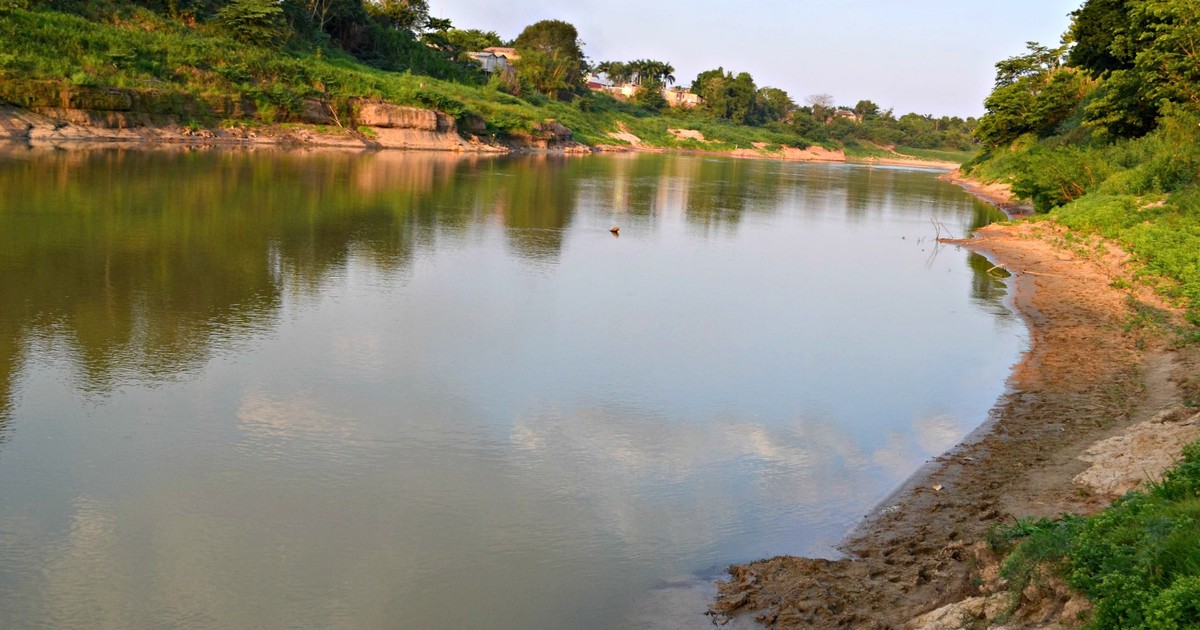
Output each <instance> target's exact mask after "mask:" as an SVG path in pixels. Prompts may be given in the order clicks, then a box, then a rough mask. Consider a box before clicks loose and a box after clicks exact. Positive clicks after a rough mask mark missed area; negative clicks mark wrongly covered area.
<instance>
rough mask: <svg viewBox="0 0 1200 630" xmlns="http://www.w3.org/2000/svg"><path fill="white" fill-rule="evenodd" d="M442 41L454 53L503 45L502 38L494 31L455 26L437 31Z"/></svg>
mask: <svg viewBox="0 0 1200 630" xmlns="http://www.w3.org/2000/svg"><path fill="white" fill-rule="evenodd" d="M439 34H440V35H441V39H442V41H444V42H445V43H446V45H448V46H450V47H451V49H452V50H453V52H455V53H464V52H475V51H480V50H483V49H485V48H492V47H493V46H503V45H504V40H502V39H500V36H499V35H497V34H496V32H495V31H481V30H479V29H475V28H472V29H467V30H460V29H457V28H451V29H447V30H445V31H439Z"/></svg>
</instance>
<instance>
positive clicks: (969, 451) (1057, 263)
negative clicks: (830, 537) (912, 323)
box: [710, 222, 1200, 628]
mask: <svg viewBox="0 0 1200 630" xmlns="http://www.w3.org/2000/svg"><path fill="white" fill-rule="evenodd" d="M1061 235H1062V230H1061V229H1060V228H1058V227H1057V226H1055V225H1054V224H1053V223H1050V222H1039V223H1029V222H1023V223H1016V224H1010V225H995V226H989V227H987V228H984V229H982V230H980V231H979V232H978V233H977V234H976V236H975V237H974V238H971V239H967V240H962V241H952V242H955V243H956V244H958V245H960V246H963V247H967V248H969V249H971V250H973V251H977V252H980V253H982V254H984V255H986V256H988V257H989V259H991V260H992V261H993V262H994V264H996V265H998V266H999V267H1002V268H1004V269H1007V270H1009V271H1010V272H1012V273H1013V279H1012V281H1010V286H1011V287H1012V288H1013V304H1014V306H1015V308H1016V310H1017V311H1018V312H1019V313H1020V314H1021V315H1022V316H1023V317H1024V318H1025V320H1026V321H1027V323H1028V326H1029V329H1030V346H1031V347H1030V349H1029V351H1028V352H1027V354H1026V355H1025V356H1024V358H1023V360H1022V361H1021V362H1020V363H1019V364H1018V365H1017V366H1015V367H1014V369H1013V373H1012V376H1011V378H1010V380H1009V392H1008V393H1007V394H1005V395H1004V396H1003V397H1002V398H1001V399H1000V401H999V402H998V403H997V406H996V407H995V408H994V409H993V411H992V413H991V417H990V418H989V419H988V421H987V422H986V423H985V424H984V425H983V426H982V427H981V428H980V429H979V430H978V431H976V433H975V434H974V435H972V436H971V437H970V438H968V440H967V441H965V442H964V443H963V444H961V445H959V446H958V447H956V448H955V449H953V450H952V451H950V452H948V453H946V454H944V455H942V456H941V457H939V458H937V459H936V460H934V461H933V462H932V463H931V464H930V465H929V466H927V467H926V469H925V470H924V471H923V472H921V473H919V474H918V475H917V476H915V477H914V478H913V479H911V480H910V481H909V482H908V483H907V484H906V485H905V486H904V487H903V488H901V489H900V490H899V491H897V492H896V493H895V494H894V495H893V496H892V497H891V498H889V499H888V500H886V501H885V502H884V503H883V504H882V505H881V506H880V507H879V508H878V509H877V510H876V512H875V513H873V514H871V515H869V516H868V518H867V519H866V520H865V521H864V524H863V525H862V526H861V527H859V528H858V529H857V530H856V531H855V532H853V533H852V534H851V535H850V536H849V537H848V539H847V540H846V541H845V542H844V543H843V545H842V551H844V552H845V553H846V554H847V557H845V558H844V559H841V560H833V561H831V560H821V559H811V558H793V557H776V558H772V559H769V560H762V561H759V562H754V563H750V564H746V565H738V566H734V567H731V568H730V579H729V580H728V581H727V582H724V583H720V584H719V585H718V587H719V594H718V599H717V601H716V602H715V603H714V604H713V605H712V606H711V610H710V614H712V615H713V616H714V620H715V621H716V622H718V623H720V622H721V621H722V620H723V619H725V618H729V617H730V616H739V617H740V616H743V615H745V616H750V617H753V618H755V619H757V620H758V621H759V622H761V623H764V624H766V625H768V626H770V627H777V628H830V627H848V628H849V627H852V628H903V627H912V628H921V627H929V628H934V627H944V624H945V623H947V619H948V618H949V617H947V615H950V616H955V615H957V616H958V619H959V620H960V621H961V620H962V619H963V618H964V617H963V615H962V613H963V612H964V609H963V608H961V607H960V608H950V609H946V610H947V611H948V612H946V614H942V615H940V616H938V615H934V616H933V618H926V619H925V620H923V621H916V618H917V617H918V616H920V615H923V614H926V613H929V612H931V611H935V610H937V609H939V608H942V607H944V606H947V605H952V604H959V606H962V605H963V604H961V602H964V601H966V604H965V606H966V607H967V608H966V609H965V610H967V612H971V613H972V614H975V613H978V614H979V615H982V616H988V615H989V613H988V611H989V610H994V609H995V608H996V606H995V604H994V600H993V599H988V597H989V596H990V595H993V594H994V588H993V586H994V583H995V580H994V579H992V580H989V579H987V578H986V576H984V577H981V575H980V572H981V570H983V569H984V568H985V567H986V566H987V565H988V562H987V560H986V559H984V558H981V553H983V552H981V546H980V544H979V541H981V540H983V538H984V535H985V534H986V532H987V530H988V528H989V527H991V526H993V525H995V524H997V523H1001V522H1005V521H1011V520H1012V519H1013V518H1015V517H1024V516H1057V515H1059V514H1061V513H1064V512H1069V513H1076V514H1085V513H1091V512H1094V511H1096V510H1098V509H1100V508H1102V507H1103V506H1105V505H1107V503H1108V501H1109V500H1110V499H1111V496H1112V495H1111V494H1110V493H1109V492H1107V491H1104V492H1101V491H1097V490H1095V489H1093V488H1090V487H1088V486H1081V485H1078V484H1076V483H1075V481H1074V480H1075V478H1076V476H1078V475H1080V474H1081V473H1083V472H1084V471H1085V470H1086V469H1087V468H1088V462H1085V461H1084V460H1083V459H1081V456H1085V455H1086V456H1087V457H1091V458H1093V459H1094V458H1096V457H1098V456H1097V455H1095V454H1092V455H1087V452H1088V450H1089V448H1090V447H1092V446H1093V445H1094V444H1096V443H1097V442H1099V441H1101V440H1105V439H1110V438H1117V436H1121V435H1123V434H1124V432H1125V431H1126V429H1128V428H1129V427H1131V426H1133V425H1135V424H1138V423H1139V422H1143V421H1147V420H1150V419H1151V418H1152V417H1155V416H1156V414H1159V413H1160V412H1162V411H1163V409H1164V408H1171V407H1172V406H1174V405H1176V404H1178V401H1179V400H1180V399H1181V393H1180V388H1181V383H1192V381H1194V380H1195V379H1191V377H1190V375H1191V374H1192V373H1194V372H1193V370H1194V368H1195V365H1196V356H1195V355H1196V351H1195V349H1187V350H1184V351H1168V350H1167V349H1166V348H1165V346H1166V343H1165V342H1164V340H1162V339H1159V338H1157V337H1154V336H1151V335H1148V334H1147V333H1144V332H1143V331H1141V330H1139V329H1136V328H1133V327H1130V326H1129V322H1130V306H1129V303H1130V294H1129V292H1127V291H1123V290H1119V289H1116V288H1113V287H1112V286H1111V282H1112V279H1113V277H1114V276H1117V275H1121V274H1123V273H1124V265H1125V264H1126V257H1124V256H1123V255H1121V253H1120V252H1119V251H1116V250H1113V249H1109V250H1105V249H1104V248H1103V247H1096V248H1092V249H1091V250H1089V254H1088V255H1087V256H1084V255H1081V253H1080V252H1079V251H1077V250H1076V249H1073V248H1069V247H1067V246H1066V245H1065V240H1064V239H1062V238H1061ZM1189 379H1190V380H1189ZM1172 417H1174V416H1172ZM1188 422H1190V420H1189V419H1188V418H1179V419H1177V421H1176V424H1181V425H1186V424H1187V423H1188ZM1160 424H1161V422H1160ZM1198 424H1200V423H1198ZM1179 439H1186V438H1183V437H1180V438H1179ZM1122 444H1125V443H1122ZM1146 444H1147V445H1148V449H1149V451H1153V452H1154V453H1158V454H1162V453H1167V454H1168V455H1167V459H1168V460H1169V459H1170V458H1171V457H1174V456H1175V455H1177V454H1178V449H1177V448H1176V444H1178V440H1174V441H1169V443H1162V442H1157V443H1154V444H1152V445H1151V443H1150V442H1149V441H1147V442H1146ZM1122 448H1123V446H1122ZM1149 451H1148V452H1149ZM1130 461H1131V462H1133V465H1134V466H1135V467H1136V466H1140V465H1142V464H1143V463H1144V462H1145V461H1146V458H1144V457H1142V456H1135V458H1134V459H1131V460H1130ZM1127 469H1128V466H1126V470H1127ZM984 555H986V554H984ZM993 560H994V559H993ZM992 564H993V568H992V570H993V571H994V562H993V563H992ZM1029 599H1030V601H1031V602H1032V601H1037V602H1040V603H1039V604H1038V605H1037V606H1032V607H1030V609H1029V610H1027V611H1025V615H1024V616H1023V617H1019V621H1018V622H1017V623H1016V624H1014V625H1010V626H1008V627H1056V626H1057V625H1058V624H1060V623H1069V622H1071V621H1073V620H1074V619H1075V616H1077V615H1078V614H1080V610H1081V607H1080V605H1079V602H1078V601H1076V600H1075V598H1072V597H1071V595H1070V594H1069V593H1067V592H1061V593H1060V592H1057V591H1054V592H1048V593H1041V594H1036V593H1035V594H1030V596H1029ZM938 619H940V621H937V622H936V623H935V621H936V620H938ZM938 624H943V625H938ZM1046 624H1049V625H1046Z"/></svg>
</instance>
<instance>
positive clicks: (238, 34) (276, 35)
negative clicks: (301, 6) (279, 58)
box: [217, 0, 288, 46]
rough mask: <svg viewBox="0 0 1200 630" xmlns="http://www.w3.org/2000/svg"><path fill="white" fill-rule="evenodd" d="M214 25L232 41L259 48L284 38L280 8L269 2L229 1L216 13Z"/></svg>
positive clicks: (284, 30)
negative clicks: (220, 28) (222, 30)
mask: <svg viewBox="0 0 1200 630" xmlns="http://www.w3.org/2000/svg"><path fill="white" fill-rule="evenodd" d="M217 22H218V23H220V24H221V26H222V27H224V29H225V30H226V31H228V32H229V33H230V34H231V35H233V37H234V38H236V39H238V40H240V41H243V42H246V43H251V44H258V45H260V46H278V45H279V44H280V43H282V42H283V41H284V40H285V39H287V35H288V33H287V24H286V23H285V22H284V19H283V9H282V8H280V6H279V5H278V4H277V3H275V2H273V0H233V2H230V3H229V4H228V5H226V6H225V7H224V8H222V9H221V10H220V11H218V12H217Z"/></svg>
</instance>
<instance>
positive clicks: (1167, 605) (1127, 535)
mask: <svg viewBox="0 0 1200 630" xmlns="http://www.w3.org/2000/svg"><path fill="white" fill-rule="evenodd" d="M992 544H993V545H994V546H996V547H998V548H999V549H1000V550H1001V551H1008V552H1009V555H1008V557H1007V559H1006V560H1005V563H1004V565H1003V567H1002V575H1003V576H1004V577H1005V578H1007V579H1008V580H1010V584H1011V587H1012V590H1013V592H1014V593H1019V592H1021V590H1022V589H1023V588H1024V586H1025V585H1026V584H1028V583H1029V582H1030V581H1031V580H1039V579H1043V574H1042V573H1041V572H1042V571H1044V570H1046V569H1048V570H1050V571H1051V572H1053V573H1055V574H1057V575H1058V576H1059V577H1061V578H1062V579H1064V580H1065V581H1066V582H1067V583H1068V584H1069V585H1070V586H1071V587H1073V588H1075V589H1077V590H1079V591H1080V592H1082V593H1084V594H1085V595H1087V597H1088V598H1089V599H1090V600H1091V601H1092V603H1093V605H1094V611H1093V614H1092V617H1091V619H1090V621H1089V622H1088V627H1090V628H1131V629H1132V628H1145V629H1153V630H1166V629H1177V628H1193V627H1195V625H1194V624H1195V623H1196V622H1197V620H1200V442H1197V443H1194V444H1192V445H1190V446H1188V447H1187V448H1185V449H1184V451H1183V461H1181V462H1180V463H1179V464H1178V465H1177V466H1175V467H1174V468H1173V469H1171V470H1169V471H1167V472H1166V473H1165V474H1164V475H1163V479H1162V481H1161V482H1157V483H1151V484H1150V485H1149V487H1148V489H1147V490H1144V491H1134V492H1131V493H1130V494H1128V495H1126V496H1125V497H1124V498H1122V499H1120V500H1119V501H1117V502H1116V503H1114V504H1113V505H1112V506H1111V507H1110V508H1108V509H1107V510H1105V511H1103V512H1101V513H1099V514H1096V515H1095V516H1091V517H1087V518H1079V517H1064V518H1060V519H1039V520H1027V521H1022V522H1018V523H1016V524H1014V525H1011V526H1007V527H1002V528H999V529H997V530H996V531H995V532H994V535H993V536H992Z"/></svg>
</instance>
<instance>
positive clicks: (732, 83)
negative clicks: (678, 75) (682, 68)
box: [692, 68, 758, 124]
mask: <svg viewBox="0 0 1200 630" xmlns="http://www.w3.org/2000/svg"><path fill="white" fill-rule="evenodd" d="M692 92H695V93H696V94H699V95H700V97H701V98H703V99H704V105H703V106H702V111H705V112H708V113H709V114H711V115H712V116H714V117H716V118H721V119H724V120H731V121H733V122H736V123H740V124H748V123H751V122H753V121H754V114H755V98H756V97H757V95H758V87H757V86H755V85H754V77H752V76H750V74H749V73H747V72H742V73H740V74H738V75H737V76H734V74H733V73H732V72H726V71H725V69H724V68H717V69H715V70H706V71H704V72H701V73H700V74H699V75H697V76H696V80H695V81H692Z"/></svg>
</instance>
